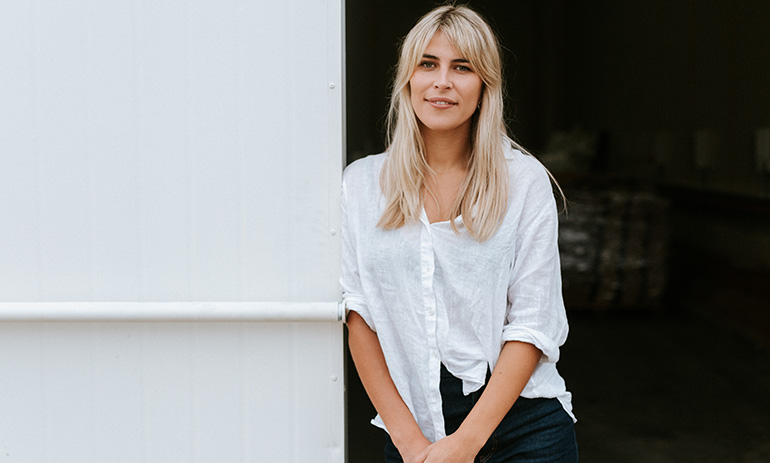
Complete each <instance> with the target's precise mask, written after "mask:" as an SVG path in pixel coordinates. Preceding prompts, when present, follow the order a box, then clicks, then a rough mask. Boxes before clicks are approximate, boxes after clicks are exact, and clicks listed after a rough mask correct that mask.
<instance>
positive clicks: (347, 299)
mask: <svg viewBox="0 0 770 463" xmlns="http://www.w3.org/2000/svg"><path fill="white" fill-rule="evenodd" d="M342 299H343V301H344V303H345V310H347V311H348V312H349V311H353V312H355V313H357V314H358V315H360V316H361V318H363V319H364V321H365V322H366V324H367V326H369V329H371V330H372V331H374V332H375V333H376V332H377V330H376V329H374V321H373V320H372V316H371V314H370V313H369V305H368V304H367V303H366V298H364V297H363V296H357V295H355V294H345V295H344V296H343V297H342Z"/></svg>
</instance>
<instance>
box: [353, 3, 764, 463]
mask: <svg viewBox="0 0 770 463" xmlns="http://www.w3.org/2000/svg"><path fill="white" fill-rule="evenodd" d="M468 4H470V5H471V6H472V7H474V8H475V9H476V10H477V11H479V12H480V13H482V14H483V15H484V16H485V17H486V18H487V19H488V20H489V21H490V22H491V23H492V25H493V26H494V28H495V29H496V31H497V33H498V35H499V37H500V39H501V42H502V44H503V46H504V48H505V50H504V62H505V73H506V79H507V86H508V101H507V103H508V113H509V114H508V119H509V129H510V130H511V132H512V135H513V136H514V137H515V138H516V139H517V140H518V141H520V142H521V143H522V144H523V145H524V146H525V147H527V148H528V149H529V150H531V151H532V153H533V154H535V155H536V156H538V157H539V158H540V159H541V160H542V161H543V162H544V163H545V164H546V166H547V167H549V168H550V169H551V170H552V171H553V172H554V174H555V175H556V178H557V179H558V180H559V181H560V183H561V184H562V186H563V187H564V189H565V192H566V194H567V196H568V198H570V199H571V200H572V201H573V203H575V204H574V205H573V206H574V208H575V210H576V214H578V215H579V211H580V203H581V198H584V197H585V196H584V194H585V193H586V192H589V194H597V193H599V194H602V192H605V193H606V192H607V191H616V190H621V191H624V192H626V193H628V192H631V193H630V194H632V195H633V194H636V193H638V192H643V193H644V194H645V195H647V196H646V197H648V198H649V197H652V198H655V200H656V201H659V204H662V205H664V206H663V207H662V209H660V210H658V212H656V214H658V215H659V216H660V217H661V218H662V220H663V221H664V222H665V227H664V230H665V237H664V238H656V239H663V240H664V241H665V244H664V248H665V256H664V257H665V259H664V262H662V264H661V266H659V267H655V266H649V267H647V270H646V271H648V272H649V273H650V275H653V274H654V275H657V277H658V278H662V279H663V281H664V283H665V291H664V293H663V294H662V295H661V296H660V297H659V298H657V299H655V300H654V301H652V303H645V304H636V305H634V304H617V301H615V303H611V304H608V305H602V306H598V305H597V304H596V303H595V302H596V301H589V303H586V304H581V303H579V301H577V302H576V303H575V304H572V305H570V304H568V311H569V312H570V317H575V318H576V319H578V324H580V323H585V324H587V325H589V326H590V325H591V322H590V321H588V322H586V321H585V317H586V316H588V317H595V316H597V315H596V314H597V313H599V314H600V316H601V317H603V318H602V319H601V323H606V322H607V317H613V316H617V315H614V314H615V313H617V312H620V311H622V312H623V313H624V314H625V315H623V317H626V318H625V320H626V321H627V320H628V318H627V317H628V316H629V315H628V314H630V313H633V314H635V315H633V316H635V317H642V318H641V319H640V321H639V323H636V324H637V325H639V324H644V323H647V322H648V321H649V317H657V318H655V320H656V323H661V324H662V323H667V320H671V317H679V318H678V320H680V322H681V317H682V316H683V315H682V314H683V313H684V314H687V315H686V316H687V317H690V316H695V317H697V319H698V320H702V321H704V322H705V323H707V326H711V327H713V328H714V329H717V330H721V331H716V333H722V334H724V332H725V331H729V333H730V335H731V336H737V337H738V338H740V339H745V340H747V342H749V343H750V344H751V346H754V347H756V348H757V349H760V350H761V351H763V352H766V351H767V350H768V347H770V310H769V309H768V306H769V304H767V292H766V286H767V282H769V281H770V161H763V159H762V158H761V157H760V156H759V155H758V153H757V145H758V139H757V137H758V131H760V130H761V129H763V128H769V127H770V2H768V1H766V0H742V1H740V2H733V1H727V0H724V1H720V0H700V1H696V0H673V1H671V0H668V1H663V0H647V1H645V2H618V1H612V0H597V1H593V2H574V1H568V0H542V1H524V0H484V1H482V0H476V1H470V2H468ZM435 5H437V3H436V2H431V1H420V0H409V1H407V0H390V1H388V2H384V1H379V0H378V1H359V2H356V1H348V2H347V5H346V28H347V31H346V47H347V51H346V54H347V63H346V66H347V71H346V78H347V93H346V95H347V97H346V98H347V102H346V111H347V115H346V118H347V154H348V161H349V162H350V161H352V160H354V159H357V158H359V157H362V156H364V155H367V154H371V153H376V152H381V151H382V150H384V148H385V135H384V133H383V128H384V123H385V114H386V112H387V105H388V95H389V85H390V79H391V75H392V69H393V66H394V64H395V62H396V55H397V47H398V43H399V40H400V39H401V37H403V36H404V35H405V34H406V33H407V32H408V30H409V29H410V27H411V26H412V25H413V24H414V22H415V21H416V20H417V18H419V17H420V16H421V15H422V14H424V13H425V12H427V11H428V10H429V9H431V8H432V7H433V6H435ZM768 130H770V129H768ZM591 192H593V193H591ZM573 206H571V207H573ZM626 218H627V217H626ZM629 233H630V232H629ZM563 246H564V244H563V243H562V247H563ZM599 246H601V244H599ZM646 258H647V257H646V256H644V255H642V256H641V259H642V260H644V259H646ZM654 275H653V276H654ZM565 279H568V275H565ZM565 284H568V282H566V281H565ZM621 290H622V288H621ZM647 302H650V301H647ZM621 305H622V306H623V307H621ZM586 313H588V314H589V315H586ZM643 314H649V315H643ZM581 317H582V320H583V321H580V320H581ZM644 317H646V318H644ZM672 323H673V322H672ZM630 325H635V324H634V323H631V324H630ZM717 335H718V336H721V335H720V334H717ZM578 336H579V333H578ZM704 336H705V335H704ZM568 346H569V342H568ZM565 349H566V347H565ZM600 351H601V350H600ZM567 352H568V351H567ZM634 355H636V354H634ZM638 355H644V353H639V354H638ZM565 356H567V353H565ZM630 357H631V354H629V356H628V357H627V358H630ZM565 361H566V359H565ZM571 361H572V362H574V363H580V361H581V359H577V358H575V359H573V360H571ZM755 373H756V372H750V371H747V372H745V374H746V375H747V376H748V377H751V375H752V374H755ZM350 376H352V377H354V376H355V372H354V370H353V369H352V368H351V370H350ZM349 384H351V394H350V415H349V418H350V419H351V421H355V422H351V423H350V428H351V437H350V439H351V446H352V447H351V459H350V461H351V462H354V463H355V462H357V461H371V460H366V459H362V458H364V457H363V456H361V455H363V454H360V453H357V452H358V450H356V449H355V448H358V447H357V446H360V444H361V441H363V442H364V443H368V442H369V441H367V440H366V439H377V437H376V433H377V432H378V431H377V430H373V431H371V432H372V433H374V434H371V435H370V434H366V433H368V432H369V430H368V429H365V430H361V429H359V428H362V427H367V425H366V424H365V423H366V421H368V418H370V416H367V415H368V414H369V413H370V412H371V410H370V409H367V408H366V407H367V406H368V403H367V402H366V399H365V397H364V398H362V397H361V395H360V394H361V392H360V391H359V390H358V389H357V385H356V384H355V381H354V380H351V381H349ZM567 384H568V385H570V378H567ZM766 392H767V391H766ZM576 400H579V398H577V397H576ZM361 417H366V419H365V420H364V422H361ZM359 433H361V434H359ZM367 436H369V437H367ZM371 436H375V437H371ZM353 441H356V442H353ZM367 445H368V444H367ZM353 447H355V448H353ZM376 451H377V452H379V449H377V450H376ZM768 451H770V450H768ZM599 454H600V451H599V453H598V454H597V455H599ZM597 458H598V457H597ZM375 461H376V460H375ZM586 461H588V460H586ZM597 461H609V460H597ZM672 461H673V460H672ZM736 461H737V460H736ZM741 461H743V460H741Z"/></svg>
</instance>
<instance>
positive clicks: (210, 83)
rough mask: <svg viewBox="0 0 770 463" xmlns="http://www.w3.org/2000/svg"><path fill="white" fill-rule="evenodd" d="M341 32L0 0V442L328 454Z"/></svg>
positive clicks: (339, 408) (338, 345)
mask: <svg viewBox="0 0 770 463" xmlns="http://www.w3.org/2000/svg"><path fill="white" fill-rule="evenodd" d="M342 28H343V9H342V3H341V0H305V1H302V2H286V1H283V0H129V1H118V0H107V1H104V0H78V1H72V0H64V1H62V0H37V1H34V2H33V1H27V0H3V1H0V63H3V64H2V66H0V128H1V129H0V221H1V223H0V371H1V372H2V374H0V461H3V462H5V461H8V462H31V463H40V462H56V463H60V462H77V463H90V462H93V463H97V462H99V463H101V462H131V463H135V462H158V463H168V462H185V463H187V462H217V463H219V462H262V461H271V462H302V463H306V462H328V463H341V462H343V461H344V384H343V353H342V327H341V323H340V322H339V320H338V317H337V312H336V310H335V309H336V301H337V300H338V299H339V291H338V286H337V279H338V276H339V242H338V240H339V234H338V233H336V231H337V230H338V228H339V213H338V210H339V183H340V175H341V169H342V153H343V149H342V148H343V147H342V139H343V129H342V127H343V126H342V101H343V94H342V93H343V88H344V86H343V85H342V84H343V83H342V55H343V49H342V41H343V33H342V32H343V30H342ZM273 302H275V305H273V304H272V303H273Z"/></svg>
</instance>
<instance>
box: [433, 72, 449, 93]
mask: <svg viewBox="0 0 770 463" xmlns="http://www.w3.org/2000/svg"><path fill="white" fill-rule="evenodd" d="M433 86H434V87H435V88H441V89H444V88H451V87H452V80H451V79H450V78H449V73H448V72H447V71H438V72H437V73H436V80H435V81H434V82H433Z"/></svg>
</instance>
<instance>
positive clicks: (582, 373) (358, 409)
mask: <svg viewBox="0 0 770 463" xmlns="http://www.w3.org/2000/svg"><path fill="white" fill-rule="evenodd" d="M570 325H571V332H570V337H569V339H568V341H567V344H566V345H565V346H564V347H563V349H562V359H561V361H560V362H559V365H560V370H561V373H562V376H564V378H565V379H566V381H567V387H568V388H569V389H570V390H571V391H572V393H573V396H574V401H573V404H574V408H575V413H576V415H577V417H578V420H579V421H578V423H577V425H576V431H577V436H578V445H579V447H580V457H581V461H583V462H589V463H590V462H612V463H626V462H628V463H636V462H639V463H641V462H644V463H668V462H698V463H726V462H736V463H738V462H740V463H760V462H770V350H769V349H767V348H766V345H765V344H762V343H757V342H755V341H756V339H754V340H752V338H750V337H747V336H744V335H743V333H742V332H739V331H737V330H735V329H732V328H730V327H729V326H725V325H724V324H722V323H716V322H715V319H713V318H708V317H707V316H704V315H700V314H699V315H695V314H694V313H693V312H692V311H686V310H678V311H672V310H668V311H659V312H622V313H617V312H605V313H603V314H597V313H591V312H577V313H570ZM349 375H350V377H349V380H348V384H349V414H348V419H349V423H348V427H349V437H348V440H349V462H350V463H370V462H381V461H383V458H382V445H383V444H382V442H383V441H382V432H381V431H380V430H378V429H376V428H374V427H373V426H371V425H369V424H368V421H369V419H370V418H371V417H372V416H373V413H374V412H373V410H372V408H371V405H370V404H369V403H368V400H367V399H366V397H365V395H364V392H363V390H362V388H361V386H360V383H359V382H358V380H357V377H356V376H355V370H354V369H353V368H352V366H351V368H350V370H349Z"/></svg>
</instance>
